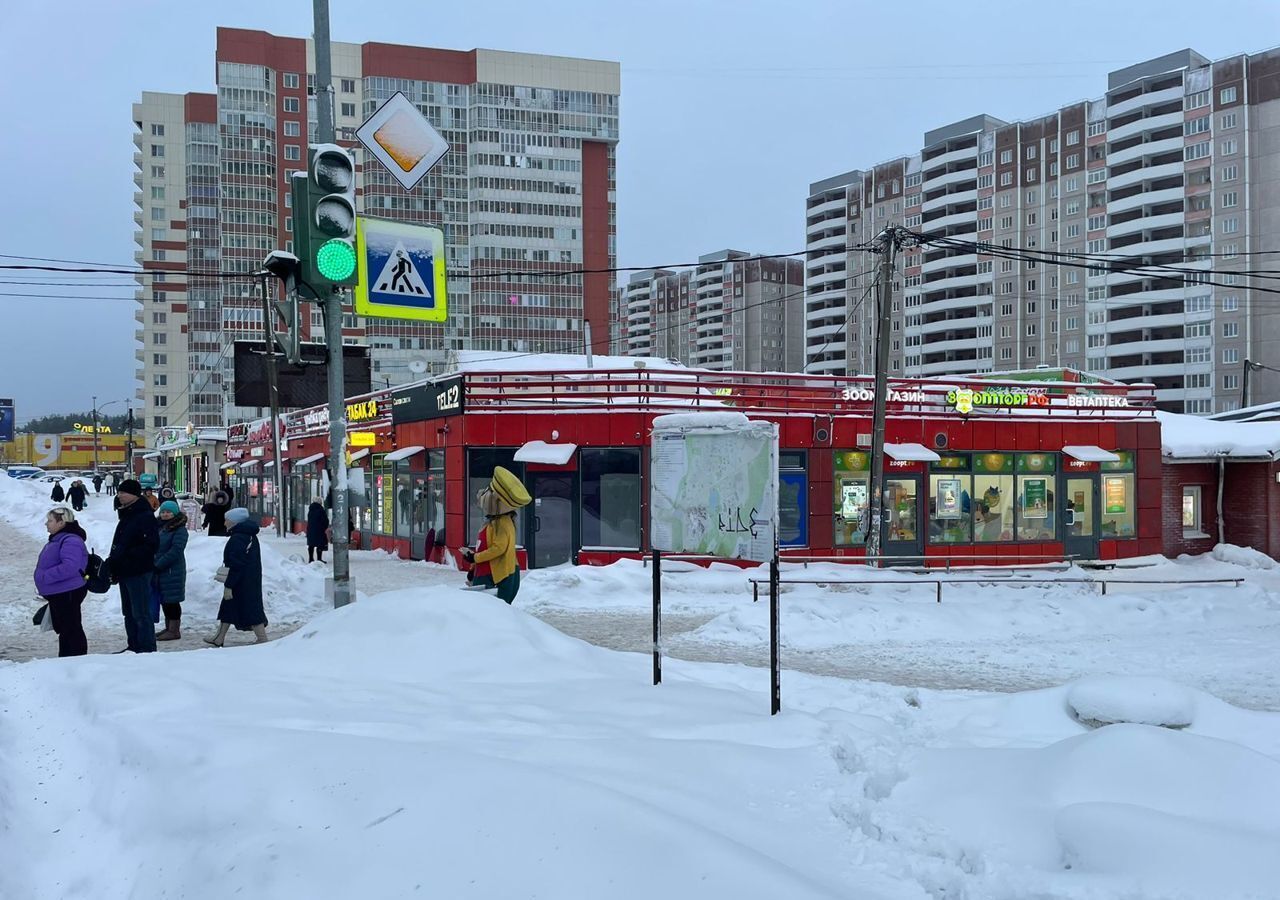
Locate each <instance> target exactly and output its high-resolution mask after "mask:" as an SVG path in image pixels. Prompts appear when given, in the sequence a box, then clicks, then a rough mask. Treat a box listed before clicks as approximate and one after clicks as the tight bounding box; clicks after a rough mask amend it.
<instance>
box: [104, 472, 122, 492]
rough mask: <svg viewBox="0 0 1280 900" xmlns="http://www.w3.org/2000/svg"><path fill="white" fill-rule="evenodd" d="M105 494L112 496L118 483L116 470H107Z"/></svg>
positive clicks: (118, 477)
mask: <svg viewBox="0 0 1280 900" xmlns="http://www.w3.org/2000/svg"><path fill="white" fill-rule="evenodd" d="M106 484H107V496H108V497H114V496H115V493H116V486H117V485H119V484H120V474H119V473H118V472H108V473H107V477H106Z"/></svg>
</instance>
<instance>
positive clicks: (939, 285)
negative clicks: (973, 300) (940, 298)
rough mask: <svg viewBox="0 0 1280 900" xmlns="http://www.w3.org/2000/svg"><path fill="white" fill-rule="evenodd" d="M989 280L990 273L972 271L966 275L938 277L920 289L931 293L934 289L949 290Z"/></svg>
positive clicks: (972, 285)
mask: <svg viewBox="0 0 1280 900" xmlns="http://www.w3.org/2000/svg"><path fill="white" fill-rule="evenodd" d="M990 280H991V275H990V274H984V275H979V274H978V273H977V272H972V273H969V274H967V275H952V276H951V277H949V278H939V279H938V280H937V281H930V282H929V283H928V284H926V285H924V286H923V288H922V290H924V291H928V292H931V293H932V292H934V291H945V290H950V289H951V288H958V287H974V286H976V285H978V284H979V283H981V282H984V281H986V282H989V281H990Z"/></svg>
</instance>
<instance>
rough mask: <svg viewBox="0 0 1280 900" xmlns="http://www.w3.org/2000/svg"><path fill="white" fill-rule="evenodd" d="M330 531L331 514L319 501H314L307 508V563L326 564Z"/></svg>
mask: <svg viewBox="0 0 1280 900" xmlns="http://www.w3.org/2000/svg"><path fill="white" fill-rule="evenodd" d="M328 531H329V514H328V513H327V512H325V511H324V507H323V506H321V505H320V502H319V501H318V500H313V501H312V502H311V506H310V507H308V508H307V562H315V561H316V560H317V559H318V560H320V562H324V551H326V550H328V549H329V535H328V533H327V532H328Z"/></svg>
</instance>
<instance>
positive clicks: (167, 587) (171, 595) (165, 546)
mask: <svg viewBox="0 0 1280 900" xmlns="http://www.w3.org/2000/svg"><path fill="white" fill-rule="evenodd" d="M186 550H187V517H186V516H185V515H183V514H182V510H181V509H179V508H178V504H177V503H175V502H174V501H172V500H166V501H165V502H164V503H161V504H160V543H159V545H158V546H157V547H156V568H155V573H156V574H155V580H156V587H158V588H159V589H160V606H161V608H162V609H164V631H161V632H159V633H158V634H156V640H157V641H176V640H179V639H181V637H182V601H183V599H185V597H186V595H187V560H186Z"/></svg>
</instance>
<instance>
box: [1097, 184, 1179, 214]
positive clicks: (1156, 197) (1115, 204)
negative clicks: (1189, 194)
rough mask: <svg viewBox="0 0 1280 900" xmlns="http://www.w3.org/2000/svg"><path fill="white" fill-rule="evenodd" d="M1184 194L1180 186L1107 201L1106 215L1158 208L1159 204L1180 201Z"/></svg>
mask: <svg viewBox="0 0 1280 900" xmlns="http://www.w3.org/2000/svg"><path fill="white" fill-rule="evenodd" d="M1185 194H1186V189H1185V188H1183V187H1182V186H1181V185H1179V186H1178V187H1171V188H1165V189H1164V190H1156V191H1152V190H1148V191H1141V192H1139V193H1137V194H1134V195H1133V196H1131V197H1125V198H1123V199H1121V200H1109V201H1107V213H1108V214H1109V215H1116V214H1118V213H1122V212H1128V211H1129V210H1131V209H1137V208H1138V207H1140V206H1158V205H1159V204H1161V203H1171V202H1173V201H1180V200H1182V199H1183V197H1184V195H1185Z"/></svg>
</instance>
